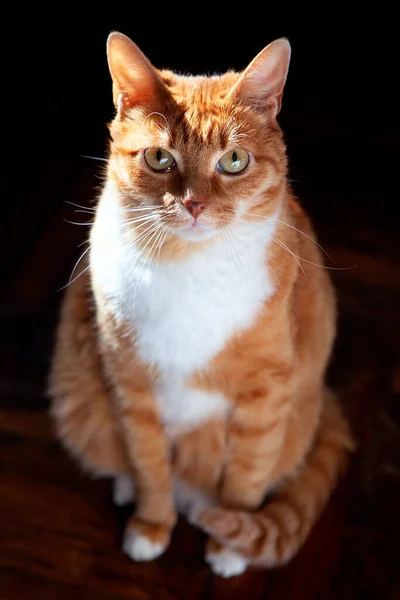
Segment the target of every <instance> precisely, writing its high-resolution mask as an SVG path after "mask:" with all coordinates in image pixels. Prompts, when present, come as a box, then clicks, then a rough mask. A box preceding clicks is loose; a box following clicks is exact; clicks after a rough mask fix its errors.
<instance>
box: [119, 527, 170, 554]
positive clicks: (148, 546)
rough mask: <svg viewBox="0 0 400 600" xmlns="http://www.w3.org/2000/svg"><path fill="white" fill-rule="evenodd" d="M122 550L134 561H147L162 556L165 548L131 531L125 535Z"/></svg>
mask: <svg viewBox="0 0 400 600" xmlns="http://www.w3.org/2000/svg"><path fill="white" fill-rule="evenodd" d="M122 550H123V551H124V552H125V554H127V555H128V556H130V558H132V559H133V560H137V561H145V560H153V559H154V558H157V557H158V556H160V555H161V554H162V553H163V552H164V550H165V546H164V545H163V544H160V543H159V542H152V541H151V540H149V538H147V537H145V536H144V535H141V534H140V533H138V532H137V531H135V530H134V529H130V530H129V531H127V532H126V534H125V537H124V541H123V544H122Z"/></svg>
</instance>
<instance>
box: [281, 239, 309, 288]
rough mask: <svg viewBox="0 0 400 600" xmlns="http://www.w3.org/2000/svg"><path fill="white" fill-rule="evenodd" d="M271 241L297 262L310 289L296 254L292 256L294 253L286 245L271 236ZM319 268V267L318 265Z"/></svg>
mask: <svg viewBox="0 0 400 600" xmlns="http://www.w3.org/2000/svg"><path fill="white" fill-rule="evenodd" d="M271 239H272V241H273V242H275V243H276V244H278V245H279V246H280V247H281V248H283V249H284V250H286V251H287V252H289V254H291V255H292V256H293V258H294V260H295V261H296V262H297V264H298V265H299V267H300V269H301V271H302V273H303V275H304V277H305V279H306V281H307V283H308V285H309V286H310V287H311V283H310V280H309V279H308V277H307V275H306V272H305V270H304V268H303V266H302V264H301V262H300V260H299V257H298V256H296V254H294V253H293V252H292V251H291V250H290V248H288V246H286V244H284V243H283V242H281V241H280V240H278V239H277V238H275V237H273V236H271ZM319 266H320V265H319Z"/></svg>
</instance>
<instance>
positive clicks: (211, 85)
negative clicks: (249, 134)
mask: <svg viewBox="0 0 400 600" xmlns="http://www.w3.org/2000/svg"><path fill="white" fill-rule="evenodd" d="M161 76H162V79H163V81H164V83H165V85H166V87H167V88H168V90H169V92H170V94H171V96H172V98H173V104H172V105H171V106H170V107H169V110H168V109H167V112H166V114H167V116H168V121H169V123H170V132H171V134H172V138H173V139H172V140H171V141H172V142H173V143H174V144H177V145H181V144H182V145H184V146H190V145H191V144H194V145H197V144H199V143H201V144H205V145H206V146H209V147H225V146H227V145H229V144H233V143H234V142H235V139H236V138H237V136H238V134H239V132H240V131H243V132H244V128H245V126H246V125H247V124H246V123H244V122H243V120H242V119H241V118H240V117H241V111H240V109H239V107H238V106H235V105H234V103H233V102H232V101H231V100H230V99H229V92H230V91H231V90H232V88H233V86H234V84H235V82H236V81H237V78H238V76H239V75H238V74H237V73H233V72H228V73H225V74H224V75H214V76H181V75H176V74H174V73H171V72H165V71H164V72H161Z"/></svg>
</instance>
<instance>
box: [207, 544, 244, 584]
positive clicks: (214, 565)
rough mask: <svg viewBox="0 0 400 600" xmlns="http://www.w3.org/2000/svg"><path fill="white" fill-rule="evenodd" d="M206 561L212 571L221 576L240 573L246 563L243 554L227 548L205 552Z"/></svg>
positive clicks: (242, 571)
mask: <svg viewBox="0 0 400 600" xmlns="http://www.w3.org/2000/svg"><path fill="white" fill-rule="evenodd" d="M206 561H207V562H208V564H209V565H210V567H211V570H212V572H213V573H215V575H220V576H221V577H233V576H234V575H241V574H242V573H244V572H245V570H246V569H247V565H248V563H247V561H246V559H245V558H243V556H240V554H237V553H236V552H233V551H232V550H228V549H227V548H225V549H224V550H222V551H221V552H218V553H215V554H213V553H209V554H207V556H206Z"/></svg>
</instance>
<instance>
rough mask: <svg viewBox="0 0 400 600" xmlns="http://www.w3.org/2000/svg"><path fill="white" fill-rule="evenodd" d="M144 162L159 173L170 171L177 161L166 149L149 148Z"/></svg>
mask: <svg viewBox="0 0 400 600" xmlns="http://www.w3.org/2000/svg"><path fill="white" fill-rule="evenodd" d="M144 160H145V161H146V164H147V166H148V167H150V169H152V170H153V171H158V172H164V173H165V172H166V171H170V170H171V169H173V168H174V167H175V159H174V157H173V156H172V154H171V152H168V150H164V148H147V150H146V151H145V153H144Z"/></svg>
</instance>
